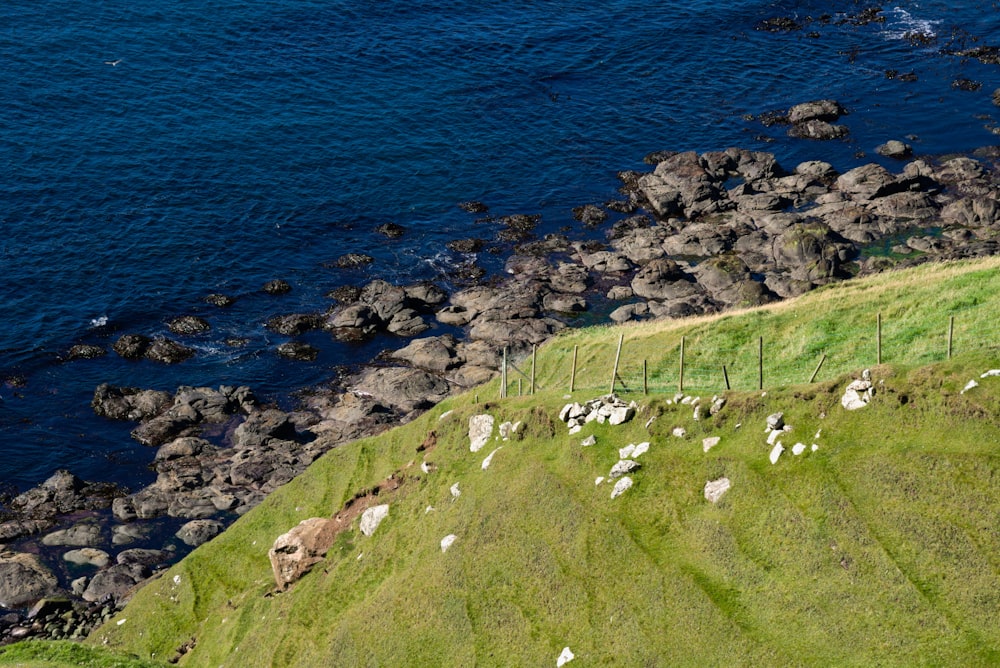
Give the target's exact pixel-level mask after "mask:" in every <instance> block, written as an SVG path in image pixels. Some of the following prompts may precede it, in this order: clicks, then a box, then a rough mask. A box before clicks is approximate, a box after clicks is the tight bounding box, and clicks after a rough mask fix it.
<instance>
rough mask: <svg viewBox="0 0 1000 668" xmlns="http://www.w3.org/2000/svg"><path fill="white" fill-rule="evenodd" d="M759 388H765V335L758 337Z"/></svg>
mask: <svg viewBox="0 0 1000 668" xmlns="http://www.w3.org/2000/svg"><path fill="white" fill-rule="evenodd" d="M757 389H758V390H763V389H764V337H763V336H758V337H757Z"/></svg>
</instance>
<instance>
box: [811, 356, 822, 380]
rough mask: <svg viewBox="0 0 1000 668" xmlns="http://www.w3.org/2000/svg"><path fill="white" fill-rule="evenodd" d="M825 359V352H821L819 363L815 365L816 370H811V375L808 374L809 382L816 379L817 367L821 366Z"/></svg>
mask: <svg viewBox="0 0 1000 668" xmlns="http://www.w3.org/2000/svg"><path fill="white" fill-rule="evenodd" d="M825 361H826V353H823V356H822V357H820V358H819V364H817V365H816V370H815V371H813V375H811V376H809V382H810V383H812V382H813V381H814V380H816V374H818V373H819V368H820V367H821V366H823V362H825Z"/></svg>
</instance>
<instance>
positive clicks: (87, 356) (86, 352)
mask: <svg viewBox="0 0 1000 668" xmlns="http://www.w3.org/2000/svg"><path fill="white" fill-rule="evenodd" d="M107 354H108V351H107V350H105V349H104V348H102V347H100V346H94V345H90V344H86V343H78V344H77V345H75V346H73V347H72V348H70V349H69V351H68V352H67V353H66V357H65V358H64V359H66V360H67V361H70V360H92V359H97V358H98V357H104V356H105V355H107Z"/></svg>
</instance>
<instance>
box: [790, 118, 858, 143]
mask: <svg viewBox="0 0 1000 668" xmlns="http://www.w3.org/2000/svg"><path fill="white" fill-rule="evenodd" d="M849 132H850V131H849V130H848V129H847V128H846V127H845V126H843V125H832V124H830V123H827V122H826V121H820V120H809V121H805V122H803V123H796V124H794V125H793V126H792V127H791V128H789V130H788V136H789V137H795V138H797V139H817V140H830V139H840V138H841V137H846V136H847V135H848V133H849Z"/></svg>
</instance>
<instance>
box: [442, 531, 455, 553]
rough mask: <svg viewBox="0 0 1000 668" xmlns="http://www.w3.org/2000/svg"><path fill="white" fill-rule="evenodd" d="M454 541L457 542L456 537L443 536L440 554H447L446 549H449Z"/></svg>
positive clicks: (451, 534)
mask: <svg viewBox="0 0 1000 668" xmlns="http://www.w3.org/2000/svg"><path fill="white" fill-rule="evenodd" d="M456 540H458V536H456V535H455V534H453V533H450V534H448V535H447V536H445V537H444V538H442V539H441V551H442V552H447V551H448V548H449V547H451V545H452V543H454V542H455V541H456Z"/></svg>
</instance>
